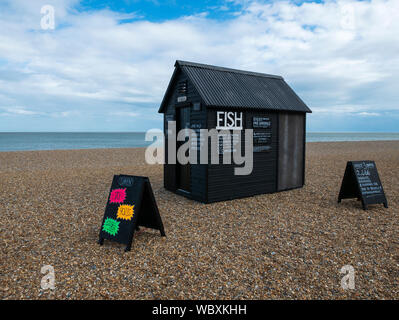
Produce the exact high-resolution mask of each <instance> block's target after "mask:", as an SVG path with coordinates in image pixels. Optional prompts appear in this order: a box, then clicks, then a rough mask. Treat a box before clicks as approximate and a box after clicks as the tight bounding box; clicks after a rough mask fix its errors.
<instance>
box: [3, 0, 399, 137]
mask: <svg viewBox="0 0 399 320" xmlns="http://www.w3.org/2000/svg"><path fill="white" fill-rule="evenodd" d="M48 2H49V3H51V4H53V5H54V7H55V10H56V29H55V30H53V31H43V30H41V29H40V18H41V15H40V7H41V5H42V4H43V1H37V0H33V1H22V0H18V1H7V3H8V4H9V5H8V7H6V10H3V9H2V8H0V104H2V105H5V104H6V105H8V106H9V105H13V104H14V105H17V106H18V105H24V106H29V108H25V109H18V110H19V111H17V112H14V114H17V113H18V112H21V113H20V114H21V115H23V114H25V115H27V114H26V113H24V112H35V114H37V115H39V114H41V115H55V114H57V115H58V117H62V115H64V117H67V116H71V114H68V112H70V111H71V108H73V109H79V113H78V114H74V116H79V115H80V116H86V117H88V115H91V116H94V115H96V116H99V115H104V117H106V116H107V115H108V114H109V110H118V109H119V110H123V108H125V109H126V108H128V110H129V111H127V114H125V116H129V115H130V117H136V116H143V117H144V116H145V119H147V120H148V119H153V122H151V123H150V122H148V127H153V126H154V123H159V124H158V125H159V126H161V122H160V121H159V117H158V116H157V115H156V112H157V110H158V106H159V104H160V101H161V99H162V96H163V94H164V92H165V90H166V87H167V84H168V81H169V78H170V76H171V74H172V71H173V64H174V61H175V60H176V59H184V60H191V61H198V62H204V63H208V64H216V65H222V66H227V67H233V68H241V69H249V70H254V71H259V72H266V73H275V74H280V75H283V76H284V78H285V79H286V80H287V81H288V83H289V84H291V85H292V86H293V87H294V89H295V90H296V91H297V92H298V94H299V95H300V96H301V97H302V98H303V100H304V101H305V102H306V103H307V104H308V105H309V106H310V107H311V108H313V109H314V111H315V112H327V113H328V112H341V113H345V112H348V113H357V114H360V115H362V114H363V115H365V114H367V113H373V112H375V111H376V110H377V111H378V112H381V111H383V110H391V111H392V110H396V111H399V108H398V106H397V104H396V101H397V91H398V88H397V83H398V81H399V57H398V55H397V53H398V52H399V41H397V30H399V19H396V18H395V19H393V17H398V16H399V1H397V0H373V1H352V0H347V1H326V3H324V4H323V3H305V4H302V5H296V4H294V3H293V2H288V1H276V2H272V3H269V2H267V3H264V2H262V1H244V2H243V1H227V2H226V3H227V4H228V2H234V3H241V4H243V7H242V11H240V12H239V13H238V14H236V15H235V17H234V18H233V19H230V20H224V21H216V20H212V19H210V18H209V17H207V16H206V15H205V14H202V15H196V16H190V17H182V18H180V19H175V20H169V21H164V22H149V21H145V20H137V21H133V22H129V23H119V22H120V20H123V19H130V18H132V17H134V16H135V13H133V14H132V15H129V16H126V15H124V14H120V13H115V12H111V11H109V10H101V11H91V12H83V13H82V12H77V11H76V10H74V9H73V5H75V4H76V3H78V1H77V0H58V1H48ZM3 6H4V5H3ZM348 8H353V10H352V9H348ZM348 12H349V17H348ZM351 12H352V13H353V14H351ZM33 110H35V111H33ZM37 110H40V111H37ZM7 112H8V111H7ZM32 114H33V113H32ZM114 115H115V114H114ZM149 115H151V116H149ZM147 120H146V121H147ZM148 121H150V120H148ZM156 121H158V122H156ZM143 126H145V124H143ZM99 130H101V128H99Z"/></svg>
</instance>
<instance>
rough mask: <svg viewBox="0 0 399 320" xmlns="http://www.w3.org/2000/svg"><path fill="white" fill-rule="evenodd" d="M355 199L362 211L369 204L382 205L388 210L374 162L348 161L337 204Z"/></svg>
mask: <svg viewBox="0 0 399 320" xmlns="http://www.w3.org/2000/svg"><path fill="white" fill-rule="evenodd" d="M349 198H357V200H361V201H362V205H363V209H364V210H367V206H368V205H369V204H377V203H383V204H384V207H385V208H388V202H387V199H386V197H385V193H384V189H383V188H382V184H381V181H380V177H379V176H378V171H377V166H376V165H375V162H374V161H348V163H347V164H346V169H345V174H344V178H343V180H342V184H341V190H340V191H339V196H338V202H341V200H342V199H349Z"/></svg>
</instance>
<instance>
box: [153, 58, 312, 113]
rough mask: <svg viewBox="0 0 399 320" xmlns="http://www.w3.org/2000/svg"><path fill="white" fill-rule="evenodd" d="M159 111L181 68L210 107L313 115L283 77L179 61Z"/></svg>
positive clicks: (163, 105)
mask: <svg viewBox="0 0 399 320" xmlns="http://www.w3.org/2000/svg"><path fill="white" fill-rule="evenodd" d="M175 68H176V69H175V72H174V73H173V76H172V79H171V81H170V83H169V86H168V89H167V91H166V93H165V97H164V99H163V101H162V103H161V106H160V108H159V112H163V109H164V107H165V104H166V101H167V96H169V94H170V91H171V90H172V87H173V83H174V81H173V78H174V77H175V76H176V70H177V69H178V68H180V69H181V70H182V71H183V72H184V73H185V74H186V75H187V77H188V78H189V79H190V81H191V82H192V84H193V85H194V87H195V88H196V89H197V91H198V94H199V95H200V96H201V98H202V100H203V101H204V103H205V104H206V106H208V107H232V108H248V109H260V110H280V111H299V112H312V111H311V110H310V109H309V108H308V107H307V106H306V104H305V103H304V102H303V101H302V100H301V98H299V97H298V96H297V95H296V93H295V92H294V91H293V90H292V89H291V88H290V86H289V85H288V84H287V83H286V82H285V81H284V79H283V78H282V77H280V76H276V75H270V74H264V73H257V72H250V71H242V70H236V69H229V68H223V67H216V66H211V65H206V64H199V63H193V62H187V61H180V60H177V61H176V63H175Z"/></svg>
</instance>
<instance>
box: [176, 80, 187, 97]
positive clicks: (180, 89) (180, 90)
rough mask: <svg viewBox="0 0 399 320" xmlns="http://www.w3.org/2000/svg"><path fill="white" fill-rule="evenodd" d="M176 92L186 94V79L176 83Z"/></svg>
mask: <svg viewBox="0 0 399 320" xmlns="http://www.w3.org/2000/svg"><path fill="white" fill-rule="evenodd" d="M177 92H178V93H179V94H182V95H185V94H187V80H184V81H180V82H179V83H178V85H177Z"/></svg>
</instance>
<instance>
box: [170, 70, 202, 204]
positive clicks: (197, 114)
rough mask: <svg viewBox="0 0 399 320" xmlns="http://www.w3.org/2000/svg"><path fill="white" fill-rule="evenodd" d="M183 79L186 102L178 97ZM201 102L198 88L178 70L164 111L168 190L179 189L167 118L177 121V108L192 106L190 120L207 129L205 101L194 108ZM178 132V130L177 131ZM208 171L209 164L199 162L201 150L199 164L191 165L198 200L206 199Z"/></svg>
mask: <svg viewBox="0 0 399 320" xmlns="http://www.w3.org/2000/svg"><path fill="white" fill-rule="evenodd" d="M181 81H187V94H186V96H187V101H185V102H184V103H177V97H178V96H180V95H181V94H179V93H178V90H177V89H178V87H177V85H178V83H179V82H181ZM196 102H199V103H201V102H202V101H201V97H200V96H199V94H198V92H197V90H196V89H195V87H194V86H193V84H192V83H191V81H190V80H189V79H188V78H187V76H186V75H185V74H184V72H182V71H181V70H179V71H178V74H177V76H176V81H175V83H174V84H173V90H172V94H171V95H170V97H169V98H168V103H167V107H166V110H165V113H164V134H165V137H166V140H165V165H164V187H165V188H166V189H167V190H170V191H173V192H175V191H176V189H177V180H176V177H177V172H176V170H177V167H176V165H175V164H168V163H167V162H168V140H167V119H168V118H173V120H174V121H176V108H179V107H180V106H187V105H188V106H190V122H191V123H192V124H193V123H199V124H201V127H202V128H203V129H206V108H205V106H204V104H203V103H201V108H200V110H199V111H194V110H193V107H192V106H193V103H196ZM176 134H177V132H176ZM206 172H207V165H201V164H199V152H198V164H192V165H191V166H190V175H191V195H190V198H193V199H195V200H198V201H203V202H205V201H206V176H207V175H206Z"/></svg>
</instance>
